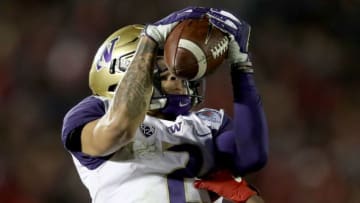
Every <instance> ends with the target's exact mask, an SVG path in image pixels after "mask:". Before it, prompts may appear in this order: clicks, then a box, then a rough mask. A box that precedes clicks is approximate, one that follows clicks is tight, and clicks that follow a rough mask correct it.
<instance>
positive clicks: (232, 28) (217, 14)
mask: <svg viewBox="0 0 360 203" xmlns="http://www.w3.org/2000/svg"><path fill="white" fill-rule="evenodd" d="M207 16H208V17H209V19H210V23H211V24H213V25H214V26H215V27H217V28H219V29H220V30H222V31H223V32H225V33H228V34H229V37H230V42H229V51H228V60H229V62H230V64H232V65H234V64H236V65H237V66H238V67H240V68H242V69H243V70H244V71H245V72H252V71H253V70H252V69H251V68H250V67H251V66H252V64H251V61H250V59H249V54H248V46H249V37H250V29H251V27H250V25H249V24H247V23H246V22H245V21H243V20H239V19H238V18H237V17H235V16H234V15H233V14H231V13H229V12H227V11H224V10H221V9H214V8H211V9H210V10H209V11H208V12H207Z"/></svg>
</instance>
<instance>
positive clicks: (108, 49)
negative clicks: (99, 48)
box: [96, 37, 119, 71]
mask: <svg viewBox="0 0 360 203" xmlns="http://www.w3.org/2000/svg"><path fill="white" fill-rule="evenodd" d="M118 40H119V37H116V38H114V39H113V40H111V41H110V42H109V43H108V44H107V45H106V46H105V47H104V51H103V52H102V54H101V56H100V59H99V61H98V62H97V63H96V70H97V71H99V70H100V69H102V68H103V67H105V66H106V65H107V64H108V63H109V62H110V61H111V58H112V52H113V50H114V46H115V43H116V41H118Z"/></svg>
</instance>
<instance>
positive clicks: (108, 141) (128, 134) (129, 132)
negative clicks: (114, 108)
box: [81, 118, 135, 156]
mask: <svg viewBox="0 0 360 203" xmlns="http://www.w3.org/2000/svg"><path fill="white" fill-rule="evenodd" d="M134 134H135V132H134V127H128V128H124V129H122V128H118V126H112V125H106V124H104V119H102V118H100V119H97V120H94V121H90V122H89V123H87V124H86V125H85V126H84V127H83V129H82V131H81V149H82V152H83V153H85V154H88V155H90V156H106V155H109V154H112V153H114V152H116V151H117V150H119V149H120V148H121V147H123V146H125V145H126V144H128V143H129V142H130V141H131V140H132V138H133V135H134Z"/></svg>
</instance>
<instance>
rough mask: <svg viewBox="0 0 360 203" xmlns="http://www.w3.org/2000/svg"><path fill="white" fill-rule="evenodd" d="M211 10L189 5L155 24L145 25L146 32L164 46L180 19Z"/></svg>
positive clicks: (204, 13) (200, 15)
mask: <svg viewBox="0 0 360 203" xmlns="http://www.w3.org/2000/svg"><path fill="white" fill-rule="evenodd" d="M209 10H210V9H209V8H204V7H187V8H185V9H182V10H179V11H175V12H173V13H171V14H170V15H168V16H167V17H165V18H163V19H161V20H159V21H157V22H156V23H154V24H148V25H147V26H146V27H145V34H146V35H147V36H149V37H151V38H152V39H153V40H154V41H156V42H157V43H158V45H159V46H160V47H163V45H164V43H165V40H166V37H167V36H168V35H169V33H170V32H171V31H172V29H173V28H174V27H175V26H176V25H177V24H178V23H179V22H180V21H182V20H185V19H197V18H201V17H203V16H205V15H206V13H207V12H208V11H209Z"/></svg>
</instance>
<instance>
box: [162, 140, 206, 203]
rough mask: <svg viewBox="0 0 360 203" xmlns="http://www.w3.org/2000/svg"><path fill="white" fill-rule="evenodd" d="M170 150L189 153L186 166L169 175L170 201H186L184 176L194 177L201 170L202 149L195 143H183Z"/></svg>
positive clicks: (171, 202) (174, 202)
mask: <svg viewBox="0 0 360 203" xmlns="http://www.w3.org/2000/svg"><path fill="white" fill-rule="evenodd" d="M168 151H172V152H187V153H189V161H188V163H187V164H186V167H185V168H181V169H178V170H175V171H173V172H172V173H170V174H169V175H168V176H167V177H168V180H167V183H168V189H169V196H170V203H176V202H186V198H185V186H184V178H194V177H195V176H196V175H197V174H198V173H199V172H200V169H201V166H202V163H203V156H202V153H201V150H200V148H199V147H198V146H195V145H191V144H181V145H175V146H172V147H170V148H168Z"/></svg>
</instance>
